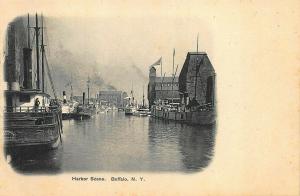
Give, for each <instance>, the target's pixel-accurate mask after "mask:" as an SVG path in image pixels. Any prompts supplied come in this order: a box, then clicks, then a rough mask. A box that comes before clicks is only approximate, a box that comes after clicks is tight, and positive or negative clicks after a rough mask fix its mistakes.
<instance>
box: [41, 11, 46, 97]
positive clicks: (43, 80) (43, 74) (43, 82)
mask: <svg viewBox="0 0 300 196" xmlns="http://www.w3.org/2000/svg"><path fill="white" fill-rule="evenodd" d="M41 49H42V92H43V93H44V92H45V78H44V76H45V71H44V55H45V54H44V53H45V45H44V17H43V15H42V44H41Z"/></svg>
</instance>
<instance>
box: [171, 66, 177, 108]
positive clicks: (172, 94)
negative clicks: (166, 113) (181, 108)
mask: <svg viewBox="0 0 300 196" xmlns="http://www.w3.org/2000/svg"><path fill="white" fill-rule="evenodd" d="M177 68H178V64H177V66H176V71H175V74H173V78H172V103H173V97H174V87H173V86H174V79H175V76H176V73H177Z"/></svg>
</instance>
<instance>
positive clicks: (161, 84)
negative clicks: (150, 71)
mask: <svg viewBox="0 0 300 196" xmlns="http://www.w3.org/2000/svg"><path fill="white" fill-rule="evenodd" d="M160 78H161V83H160V91H161V92H160V94H161V95H162V86H163V77H162V59H161V61H160Z"/></svg>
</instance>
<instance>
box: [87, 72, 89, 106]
mask: <svg viewBox="0 0 300 196" xmlns="http://www.w3.org/2000/svg"><path fill="white" fill-rule="evenodd" d="M87 87H88V98H87V104H88V105H89V103H90V76H88V81H87Z"/></svg>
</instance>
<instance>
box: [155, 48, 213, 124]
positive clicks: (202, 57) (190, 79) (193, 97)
mask: <svg viewBox="0 0 300 196" xmlns="http://www.w3.org/2000/svg"><path fill="white" fill-rule="evenodd" d="M151 69H153V68H151ZM215 76H216V74H215V70H214V68H213V66H212V64H211V62H210V60H209V58H208V56H207V54H206V53H204V52H189V53H188V54H187V57H186V60H185V62H184V64H183V67H182V70H181V72H180V74H179V78H178V82H179V88H178V93H179V95H180V102H179V104H176V105H174V104H170V102H169V101H166V102H157V101H155V100H154V101H153V103H154V104H153V105H152V107H151V114H152V116H154V117H156V118H161V119H164V120H175V121H181V122H186V123H188V124H201V125H207V124H214V123H215V121H216V113H215V111H216V110H215ZM149 84H150V82H149ZM149 86H150V85H149ZM150 88H151V86H150ZM149 97H150V98H151V95H150V96H149ZM150 101H151V100H149V102H150Z"/></svg>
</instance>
